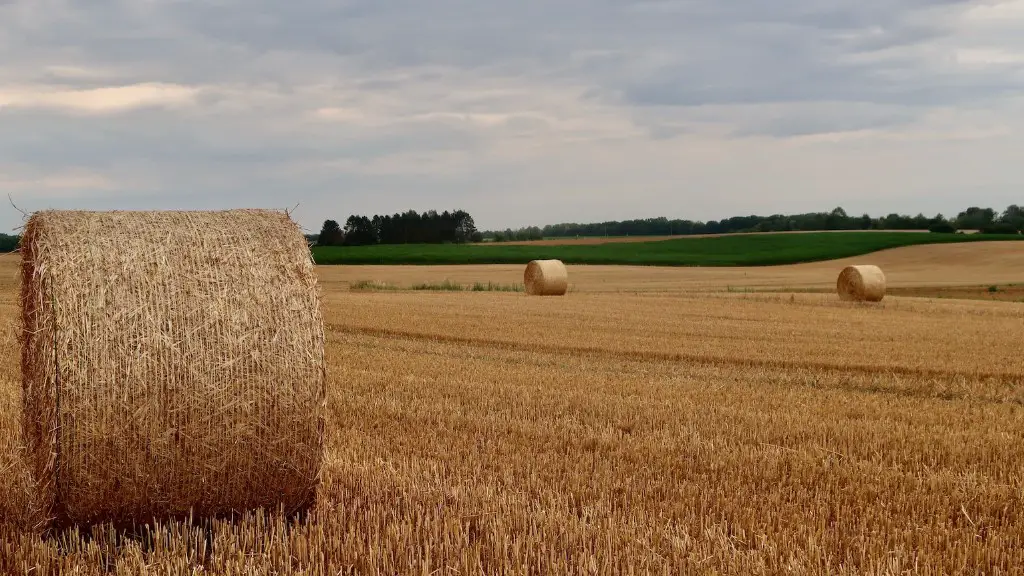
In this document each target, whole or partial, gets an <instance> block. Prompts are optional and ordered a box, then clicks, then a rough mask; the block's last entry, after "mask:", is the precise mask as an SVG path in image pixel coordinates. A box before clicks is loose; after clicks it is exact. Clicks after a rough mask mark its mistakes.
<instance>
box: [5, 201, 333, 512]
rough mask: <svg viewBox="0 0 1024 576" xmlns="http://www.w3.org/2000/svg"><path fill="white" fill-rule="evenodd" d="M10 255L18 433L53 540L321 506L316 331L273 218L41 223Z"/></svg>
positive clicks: (306, 279)
mask: <svg viewBox="0 0 1024 576" xmlns="http://www.w3.org/2000/svg"><path fill="white" fill-rule="evenodd" d="M21 252H22V282H23V283H22V294H21V305H22V322H23V331H22V378H23V387H24V400H23V415H22V425H23V429H24V432H25V441H26V444H27V453H28V460H29V466H30V468H31V469H32V471H33V476H34V482H35V484H36V489H37V492H38V495H39V498H40V499H41V501H42V502H43V506H45V507H46V509H47V510H46V511H47V513H48V518H49V519H50V520H51V521H52V526H53V527H61V526H69V525H72V524H94V523H98V522H112V523H114V524H117V525H125V524H131V523H146V522H152V521H153V520H154V519H161V518H176V517H183V516H185V515H187V514H189V513H190V511H191V513H193V514H195V515H196V516H201V517H217V516H227V515H231V514H233V513H236V512H241V511H246V510H254V509H257V508H264V509H275V510H276V509H279V508H283V509H284V510H285V512H286V513H289V514H292V513H297V512H301V511H304V510H306V509H308V508H309V507H310V506H311V505H312V504H313V503H314V502H315V494H316V487H317V485H318V482H319V476H320V469H321V463H322V460H323V422H324V412H325V409H326V406H325V389H324V366H325V364H324V327H323V319H322V317H321V312H320V302H319V292H318V287H317V281H316V275H315V271H314V267H313V262H312V258H311V255H310V251H309V247H308V245H307V243H306V240H305V238H304V237H303V235H302V233H301V231H300V229H299V227H298V226H297V225H296V224H295V223H294V222H292V221H291V219H290V218H289V217H288V216H287V215H286V214H285V213H283V212H274V211H262V210H232V211H224V212H77V211H76V212H65V211H46V212H39V213H36V214H34V215H33V216H32V217H31V218H30V219H29V221H28V223H27V225H26V227H25V233H24V236H23V239H22V243H21Z"/></svg>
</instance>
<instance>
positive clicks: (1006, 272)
mask: <svg viewBox="0 0 1024 576" xmlns="http://www.w3.org/2000/svg"><path fill="white" fill-rule="evenodd" d="M865 263H867V264H874V265H876V266H879V267H881V268H882V269H883V270H885V276H886V284H887V285H888V287H890V288H894V287H895V288H901V287H902V288H909V287H913V288H921V287H949V286H977V285H982V284H984V285H994V284H997V285H1005V284H1014V283H1022V282H1024V242H978V243H968V244H942V245H925V246H910V247H905V248H895V249H892V250H884V251H882V252H876V253H874V254H868V255H865V256H858V257H855V258H846V259H842V260H832V261H827V262H814V263H810V264H796V265H792V266H765V267H756V268H724V267H723V268H671V267H660V266H659V267H655V266H581V265H571V264H570V265H568V269H569V284H570V290H571V291H573V292H632V293H636V292H677V293H678V292H693V291H711V292H723V291H729V290H736V291H742V290H767V289H771V290H801V291H804V290H808V289H815V290H830V291H835V288H836V276H838V274H839V273H840V272H841V271H842V269H843V268H844V267H846V266H849V265H856V264H865ZM320 280H321V282H323V283H324V284H325V286H327V287H328V289H336V290H337V289H345V288H347V287H348V286H349V285H350V284H351V283H353V282H358V281H361V280H369V281H378V282H385V283H389V284H394V285H397V286H402V287H406V286H410V285H412V284H415V283H419V282H441V281H444V280H451V281H453V282H459V283H473V282H497V283H501V284H514V283H522V281H523V267H522V266H518V265H516V266H506V265H500V264H493V265H472V266H324V267H321V268H320Z"/></svg>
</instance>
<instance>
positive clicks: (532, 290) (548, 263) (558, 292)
mask: <svg viewBox="0 0 1024 576" xmlns="http://www.w3.org/2000/svg"><path fill="white" fill-rule="evenodd" d="M523 285H524V286H525V288H526V293H527V294H529V295H530V296H562V295H564V294H565V293H566V292H567V291H568V290H569V272H568V271H567V270H566V268H565V264H563V263H562V262H561V260H534V261H532V262H530V263H529V264H527V266H526V272H525V273H524V274H523Z"/></svg>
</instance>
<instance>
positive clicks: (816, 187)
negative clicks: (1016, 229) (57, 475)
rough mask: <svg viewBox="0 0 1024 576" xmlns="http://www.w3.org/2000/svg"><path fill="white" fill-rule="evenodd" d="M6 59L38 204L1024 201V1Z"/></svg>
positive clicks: (777, 7) (571, 216) (129, 12)
mask: <svg viewBox="0 0 1024 576" xmlns="http://www.w3.org/2000/svg"><path fill="white" fill-rule="evenodd" d="M0 55H2V56H0V194H2V195H4V196H6V195H8V194H9V195H11V196H12V198H13V199H14V201H15V203H16V204H17V205H18V206H19V207H21V208H22V209H24V210H29V211H32V210H39V209H45V208H73V209H115V208H116V209H139V208H145V209H151V208H159V209H205V208H213V209H221V208H232V207H267V208H290V207H293V206H295V205H298V209H297V211H296V212H295V216H296V218H297V219H298V220H299V221H300V222H301V223H302V224H303V225H304V226H305V227H307V228H309V229H311V231H316V230H319V226H320V223H322V221H323V220H324V219H325V218H328V217H330V218H334V219H338V220H344V218H346V217H347V216H348V215H349V214H351V213H366V214H373V213H393V212H396V211H401V210H406V209H410V208H412V209H416V210H427V209H430V208H437V209H439V210H442V209H446V208H451V209H454V208H463V209H466V210H467V211H469V212H470V213H471V214H473V215H474V216H475V217H476V220H477V224H478V226H479V227H480V228H496V227H501V228H504V227H506V226H510V227H518V226H524V225H533V224H546V223H554V222H563V221H576V222H587V221H598V220H605V219H625V218H637V217H649V216H662V215H664V216H669V217H682V218H692V219H704V220H706V219H718V218H722V217H727V216H733V215H738V214H749V213H758V214H767V213H776V212H795V211H811V210H829V209H831V208H833V207H835V206H837V205H842V206H844V207H845V208H846V209H847V210H848V211H850V212H852V213H862V212H868V213H871V214H873V215H880V214H884V213H888V212H892V211H897V212H913V213H917V212H918V211H924V212H925V213H927V214H928V215H933V214H935V213H936V212H943V213H945V214H946V215H949V214H950V213H954V214H955V212H956V211H959V210H961V209H963V208H965V207H967V206H969V205H982V206H992V207H995V208H997V209H999V210H1001V209H1002V208H1004V207H1005V206H1006V205H1007V204H1010V203H1024V169H1022V165H1024V91H1022V88H1024V0H1012V1H1003V2H995V1H992V2H985V1H973V2H966V1H952V0H773V1H770V2H769V1H766V0H727V1H723V0H682V1H677V0H661V1H658V0H651V1H633V0H587V1H584V0H514V1H501V2H498V1H495V0H429V1H424V0H291V1H287V2H286V1H282V0H203V1H190V0H89V1H78V2H72V1H67V0H0ZM3 201H4V205H5V206H7V202H6V198H3ZM20 223H21V215H20V214H19V213H18V212H16V211H15V210H14V209H13V208H10V207H9V206H8V207H6V208H0V230H10V229H13V228H14V227H15V226H18V225H19V224H20Z"/></svg>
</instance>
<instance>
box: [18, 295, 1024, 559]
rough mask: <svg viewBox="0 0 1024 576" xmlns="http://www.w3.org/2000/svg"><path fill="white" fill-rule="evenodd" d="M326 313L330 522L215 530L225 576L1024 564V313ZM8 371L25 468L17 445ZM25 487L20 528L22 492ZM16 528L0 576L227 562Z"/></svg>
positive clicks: (568, 303) (750, 301) (545, 304)
mask: <svg viewBox="0 0 1024 576" xmlns="http://www.w3.org/2000/svg"><path fill="white" fill-rule="evenodd" d="M5 300H6V301H7V302H8V303H9V304H10V303H11V302H13V299H10V298H5ZM325 306H326V316H327V322H328V350H327V352H328V358H329V362H330V370H329V371H330V379H331V382H330V393H329V394H330V397H329V403H330V404H329V405H330V418H331V420H330V423H329V426H328V434H329V437H328V457H327V466H326V470H325V475H324V486H323V491H322V494H321V498H320V506H319V509H318V510H317V511H316V513H315V514H314V515H313V517H312V518H311V519H310V520H309V522H308V523H307V524H304V525H301V526H299V527H297V528H293V529H286V528H285V526H284V525H283V524H282V523H281V521H280V519H276V520H275V519H273V518H272V519H271V520H270V521H269V523H267V524H260V523H259V521H258V520H257V519H249V520H247V521H245V522H242V523H241V524H238V525H234V526H232V525H220V526H218V528H217V529H216V533H215V534H214V537H213V540H212V541H213V548H212V550H211V552H210V556H209V558H207V559H206V566H207V570H209V571H212V572H214V573H242V572H243V571H244V570H245V569H246V566H248V567H249V569H252V568H253V567H256V568H257V569H258V570H257V572H259V571H261V570H262V571H264V572H269V571H270V570H271V569H272V568H275V567H276V568H283V567H291V569H293V570H298V571H301V570H302V569H308V570H309V571H310V572H312V573H318V572H321V571H323V570H324V569H325V568H328V567H329V568H331V569H332V571H333V572H335V573H336V572H337V571H338V570H348V571H350V572H354V573H430V572H431V571H433V570H435V569H442V568H445V567H452V568H455V569H456V570H459V571H460V572H469V571H474V572H477V573H479V572H481V571H483V572H484V573H524V572H531V571H532V572H538V571H543V572H549V573H550V572H558V573H609V572H629V571H630V570H632V571H634V572H636V573H650V572H654V573H659V572H666V573H677V572H679V571H681V570H687V569H689V570H691V571H696V572H715V571H717V572H724V573H778V572H779V571H782V570H785V569H787V568H790V569H793V570H795V571H796V572H798V573H822V572H829V571H830V572H832V573H842V572H847V573H892V572H895V571H899V570H907V569H914V568H915V567H916V569H917V570H919V571H921V572H923V573H928V572H933V573H937V572H939V571H944V572H946V573H950V572H959V571H963V570H966V571H968V572H972V573H973V572H975V570H976V569H985V570H987V571H988V572H989V573H998V572H999V571H1000V570H1001V571H1002V573H1014V571H1015V570H1020V568H1019V567H1020V566H1024V546H1022V544H1024V542H1022V536H1021V535H1022V534H1024V517H1022V511H1024V481H1022V477H1021V476H1022V470H1021V466H1020V463H1021V462H1024V409H1022V406H1021V404H1022V402H1024V396H1022V392H1021V378H1022V377H1024V370H1022V368H1021V360H1020V357H1019V348H1018V344H1019V341H1020V337H1021V336H1022V335H1024V334H1022V323H1021V320H1022V313H1021V309H1020V307H1019V306H1016V305H1013V304H1006V303H988V302H950V303H926V302H923V301H914V300H909V299H894V300H892V301H888V302H887V303H886V304H884V305H883V306H880V307H878V306H876V307H868V306H857V305H846V304H839V303H836V302H835V301H834V299H832V298H829V297H826V296H821V295H809V294H804V295H795V296H793V297H792V299H790V296H788V295H785V296H782V295H775V294H772V295H739V296H737V295H728V296H726V295H722V296H710V295H704V296H678V295H676V296H668V295H647V296H639V295H590V294H581V295H575V296H574V297H572V298H569V299H550V300H545V299H530V298H526V297H523V296H521V295H514V294H491V293H481V294H470V293H459V294H420V293H416V294H411V293H397V294H374V293H369V294H357V293H346V292H341V291H329V292H328V293H327V294H326V298H325ZM3 311H4V313H5V319H8V320H13V318H14V316H13V306H11V305H8V306H6V307H5V308H4V309H3ZM5 349H6V350H8V351H9V352H8V353H7V354H6V355H5V358H4V364H3V366H4V371H3V379H2V381H0V454H7V453H8V452H9V451H10V450H9V447H10V445H11V444H13V443H14V442H16V435H17V422H16V413H17V402H18V386H19V384H18V379H17V373H16V370H17V365H16V358H13V357H12V355H13V352H12V351H15V350H16V348H14V347H11V346H7V347H5ZM2 458H7V460H2ZM4 469H7V470H10V471H12V472H15V471H17V470H18V469H19V466H18V462H17V461H14V460H12V459H11V458H10V457H7V456H0V470H4ZM0 477H2V478H4V480H3V482H4V483H3V484H2V485H0V496H2V497H3V498H4V502H5V503H6V508H0V514H7V516H8V517H9V518H17V516H18V514H17V512H18V510H17V508H18V505H19V504H18V503H19V502H22V503H23V502H24V498H23V494H24V484H23V482H19V478H22V477H21V476H20V475H19V474H16V473H12V474H9V475H8V474H4V475H0ZM3 530H5V532H4V539H3V540H2V542H3V544H2V546H3V548H0V554H3V558H4V560H3V562H0V572H3V571H4V570H18V571H20V570H21V569H22V568H23V567H24V566H25V565H39V566H40V567H42V568H46V569H49V570H50V573H56V569H57V568H60V567H62V566H63V567H64V568H77V569H79V570H80V571H81V573H99V572H100V570H101V569H102V567H103V564H104V563H105V562H107V563H110V565H112V566H115V567H117V566H120V567H121V569H123V570H125V571H126V572H131V571H132V570H135V569H137V567H138V566H139V565H141V564H144V563H145V564H150V565H153V566H156V567H162V568H166V569H168V570H173V569H174V567H176V566H185V565H187V564H188V563H189V562H193V561H197V560H196V559H195V558H192V557H190V556H189V555H190V554H191V555H192V556H194V555H195V554H196V552H195V546H193V547H192V548H189V547H188V546H186V544H187V543H189V542H193V543H194V544H195V545H197V546H198V545H205V544H203V543H204V542H205V540H204V538H203V537H202V533H201V532H200V531H198V529H194V530H191V531H190V530H189V529H188V527H186V526H182V525H176V526H174V527H171V528H170V530H173V531H174V534H173V535H172V536H166V534H165V541H164V542H162V543H159V542H158V543H156V544H153V545H152V546H153V549H154V551H152V552H144V551H143V549H142V548H143V546H141V545H140V544H139V543H132V542H128V543H122V544H121V545H120V547H118V548H111V551H108V552H105V553H104V552H102V550H103V549H104V543H106V542H107V541H108V540H110V538H107V537H102V536H101V537H99V538H97V539H95V540H93V541H92V542H91V543H87V542H86V541H85V540H77V539H71V540H72V541H71V542H65V543H64V546H63V547H64V551H63V552H61V551H60V550H59V549H58V547H57V546H56V545H55V544H52V543H48V542H39V541H37V540H35V539H33V538H32V537H31V536H28V535H24V534H21V535H16V533H14V532H12V531H11V529H10V528H5V529H3ZM41 573H46V570H42V571H41Z"/></svg>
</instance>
